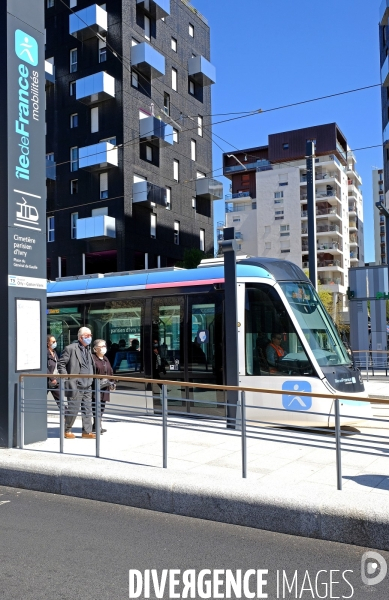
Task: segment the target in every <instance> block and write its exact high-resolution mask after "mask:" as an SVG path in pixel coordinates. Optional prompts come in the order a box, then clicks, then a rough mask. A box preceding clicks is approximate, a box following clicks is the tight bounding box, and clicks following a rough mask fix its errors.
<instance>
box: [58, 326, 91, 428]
mask: <svg viewBox="0 0 389 600" xmlns="http://www.w3.org/2000/svg"><path fill="white" fill-rule="evenodd" d="M91 342H92V333H91V330H90V329H88V327H81V328H80V329H79V330H78V342H77V343H74V344H69V346H66V347H65V348H64V350H63V352H62V355H61V358H60V359H59V361H58V373H60V374H61V375H66V373H68V374H72V375H80V378H70V379H68V380H66V381H65V388H66V390H67V392H66V395H67V397H68V409H67V413H66V415H65V438H68V439H73V438H75V437H76V436H75V435H74V433H72V427H73V425H74V421H75V420H76V418H77V415H78V412H79V410H80V408H81V412H82V437H83V438H86V439H94V438H95V437H96V434H94V433H93V432H92V382H93V379H92V378H91V377H90V376H91V375H93V361H92V356H91V352H90V344H91ZM88 375H89V377H88Z"/></svg>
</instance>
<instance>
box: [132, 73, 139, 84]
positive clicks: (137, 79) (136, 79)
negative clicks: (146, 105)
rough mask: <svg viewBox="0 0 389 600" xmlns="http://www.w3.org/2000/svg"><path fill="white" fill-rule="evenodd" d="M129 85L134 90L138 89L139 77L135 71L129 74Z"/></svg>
mask: <svg viewBox="0 0 389 600" xmlns="http://www.w3.org/2000/svg"><path fill="white" fill-rule="evenodd" d="M131 85H132V87H134V88H138V87H139V75H138V73H137V72H136V71H132V73H131Z"/></svg>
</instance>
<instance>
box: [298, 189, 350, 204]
mask: <svg viewBox="0 0 389 600" xmlns="http://www.w3.org/2000/svg"><path fill="white" fill-rule="evenodd" d="M315 198H316V202H317V201H319V202H323V199H325V200H326V201H327V202H328V203H331V202H332V201H333V200H334V201H337V202H340V200H339V198H340V192H339V193H338V191H337V190H327V191H325V192H318V191H316V193H315ZM307 200H308V195H307V194H300V202H306V201H307Z"/></svg>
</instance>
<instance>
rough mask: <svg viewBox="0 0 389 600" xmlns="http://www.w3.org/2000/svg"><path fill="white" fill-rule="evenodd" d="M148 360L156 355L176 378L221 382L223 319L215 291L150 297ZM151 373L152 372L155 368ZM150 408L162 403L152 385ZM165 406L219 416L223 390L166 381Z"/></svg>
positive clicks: (169, 375) (169, 376)
mask: <svg viewBox="0 0 389 600" xmlns="http://www.w3.org/2000/svg"><path fill="white" fill-rule="evenodd" d="M152 323H153V326H152V346H153V348H152V353H153V355H152V361H153V363H154V367H153V368H154V369H155V367H156V363H157V362H159V360H158V359H157V358H156V354H157V353H156V352H155V348H157V350H158V354H159V355H160V360H161V363H162V365H163V367H164V370H165V373H164V374H161V378H164V379H168V380H169V379H170V380H172V381H175V382H179V381H188V382H193V383H194V384H196V383H205V384H207V383H209V384H223V379H224V358H223V333H222V332H223V318H222V298H221V295H220V294H201V295H197V294H196V295H193V296H191V295H188V296H167V297H162V298H161V297H160V298H154V299H153V309H152ZM154 372H155V371H154ZM153 393H154V407H155V408H157V409H158V407H160V404H161V399H160V386H158V385H157V384H155V385H154V389H153ZM168 396H169V402H168V404H169V411H178V412H185V413H191V414H204V415H220V416H224V414H225V407H224V405H223V402H224V394H223V393H222V392H221V393H216V392H215V391H213V390H207V389H203V388H199V387H196V385H194V386H193V387H191V388H188V387H183V386H182V387H180V386H179V385H178V386H177V385H172V386H168Z"/></svg>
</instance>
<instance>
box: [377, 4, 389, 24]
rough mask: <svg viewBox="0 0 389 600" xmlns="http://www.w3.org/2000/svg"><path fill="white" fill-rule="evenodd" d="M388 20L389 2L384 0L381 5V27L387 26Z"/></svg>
mask: <svg viewBox="0 0 389 600" xmlns="http://www.w3.org/2000/svg"><path fill="white" fill-rule="evenodd" d="M388 18H389V0H382V2H381V4H380V14H379V20H380V25H382V26H384V25H387V24H388Z"/></svg>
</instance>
